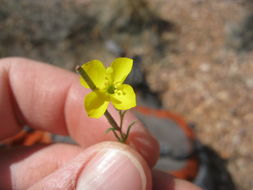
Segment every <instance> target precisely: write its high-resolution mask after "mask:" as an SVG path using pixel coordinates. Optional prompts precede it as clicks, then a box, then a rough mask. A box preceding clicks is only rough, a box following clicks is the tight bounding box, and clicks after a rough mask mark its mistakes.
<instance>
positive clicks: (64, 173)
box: [2, 142, 152, 190]
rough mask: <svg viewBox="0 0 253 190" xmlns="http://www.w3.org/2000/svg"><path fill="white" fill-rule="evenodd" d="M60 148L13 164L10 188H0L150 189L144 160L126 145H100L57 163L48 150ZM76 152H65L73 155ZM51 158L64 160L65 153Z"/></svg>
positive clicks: (148, 172) (149, 180)
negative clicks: (61, 157)
mask: <svg viewBox="0 0 253 190" xmlns="http://www.w3.org/2000/svg"><path fill="white" fill-rule="evenodd" d="M61 146H62V147H61ZM69 146H70V145H69ZM63 148H64V147H63V145H60V146H58V147H48V149H47V150H44V153H35V154H31V155H30V156H29V157H27V158H26V161H23V162H17V163H15V165H13V166H12V167H11V173H10V175H11V176H10V178H11V179H12V184H11V185H12V186H11V187H5V188H2V189H9V188H13V189H21V190H22V189H28V188H29V187H30V189H36V190H39V189H50V190H54V189H111V190H114V189H115V190H116V189H117V190H118V189H121V190H127V189H131V190H141V189H143V190H146V189H151V185H152V184H151V174H150V169H149V167H148V165H147V163H146V161H144V159H143V158H142V157H141V156H140V155H139V154H138V153H137V152H136V151H134V150H133V149H131V148H130V147H129V146H127V145H124V144H121V143H116V142H104V143H100V144H97V145H94V146H91V147H89V148H88V149H86V150H85V151H82V152H81V153H80V154H78V155H77V156H76V157H75V158H74V159H71V160H69V158H67V159H64V161H63V162H64V164H59V163H58V162H57V159H55V158H53V156H52V151H56V152H61V151H62V149H63ZM78 151H79V150H77V151H76V152H78ZM76 152H75V151H74V152H69V153H71V154H72V155H75V154H76ZM50 154H51V155H50ZM47 156H48V157H47ZM54 156H55V157H57V158H59V157H60V156H63V157H65V154H64V155H59V154H54ZM69 157H72V156H69ZM61 160H62V159H61ZM66 160H68V162H66ZM31 164H32V166H31ZM26 171H27V172H26ZM22 172H23V175H22V178H20V174H21V173H22ZM40 172H41V173H42V174H41V173H40ZM26 174H28V175H26ZM38 175H39V176H38ZM35 178H36V179H35Z"/></svg>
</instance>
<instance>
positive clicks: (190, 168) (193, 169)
mask: <svg viewBox="0 0 253 190" xmlns="http://www.w3.org/2000/svg"><path fill="white" fill-rule="evenodd" d="M134 109H135V110H136V111H138V112H140V113H142V114H144V115H150V116H156V117H157V118H165V119H170V120H172V121H174V122H175V123H177V125H178V126H179V127H180V128H181V129H182V131H183V132H184V134H185V135H186V137H187V138H188V139H189V141H190V142H194V141H195V140H196V136H195V134H194V132H193V131H192V129H191V127H190V126H189V125H188V124H187V123H186V122H185V121H184V119H183V118H182V117H181V116H179V115H177V114H175V113H171V112H169V111H167V110H161V109H154V108H150V107H144V106H137V107H135V108H134ZM198 169H199V160H198V158H197V156H196V155H192V156H190V158H188V159H187V161H186V164H185V166H184V167H183V168H181V169H179V170H175V171H168V173H170V174H171V175H173V176H175V177H177V178H181V179H186V180H190V181H192V180H193V179H194V178H195V177H196V176H197V173H198Z"/></svg>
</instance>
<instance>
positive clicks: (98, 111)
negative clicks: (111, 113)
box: [80, 57, 136, 118]
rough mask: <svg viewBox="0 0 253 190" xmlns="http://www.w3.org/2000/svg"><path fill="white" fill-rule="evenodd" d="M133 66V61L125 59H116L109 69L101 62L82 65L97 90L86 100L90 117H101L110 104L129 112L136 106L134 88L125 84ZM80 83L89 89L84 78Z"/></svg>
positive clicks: (86, 107) (96, 61)
mask: <svg viewBox="0 0 253 190" xmlns="http://www.w3.org/2000/svg"><path fill="white" fill-rule="evenodd" d="M132 66H133V60H132V59H129V58H124V57H121V58H117V59H115V60H114V61H113V62H112V64H111V66H109V67H107V68H105V67H104V65H103V63H102V62H101V61H99V60H92V61H90V62H87V63H85V64H83V65H82V69H83V70H85V71H86V73H87V74H88V76H89V77H90V79H91V80H92V81H93V83H94V84H95V89H92V90H93V91H92V92H91V93H89V94H88V95H87V96H86V97H85V100H84V105H85V109H86V111H87V113H88V116H89V117H92V118H99V117H101V116H102V115H103V114H104V113H105V111H106V109H107V107H108V104H109V102H111V103H112V104H113V106H114V107H115V108H116V109H118V110H127V109H130V108H132V107H135V106H136V96H135V93H134V90H133V88H132V87H131V86H130V85H128V84H123V82H124V80H125V79H126V77H127V75H128V74H129V73H130V71H131V70H132ZM80 82H81V84H82V85H83V86H84V87H85V88H89V86H88V84H87V83H86V82H85V80H84V79H83V78H82V77H81V79H80Z"/></svg>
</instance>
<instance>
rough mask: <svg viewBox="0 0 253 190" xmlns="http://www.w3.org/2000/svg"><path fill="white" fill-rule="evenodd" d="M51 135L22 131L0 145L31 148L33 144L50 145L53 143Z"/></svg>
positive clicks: (31, 130)
mask: <svg viewBox="0 0 253 190" xmlns="http://www.w3.org/2000/svg"><path fill="white" fill-rule="evenodd" d="M51 142H52V140H51V136H50V133H48V132H44V131H39V130H34V129H29V130H28V131H27V130H22V131H21V132H19V133H18V134H16V135H15V136H13V137H10V138H7V139H5V140H3V141H1V142H0V144H3V145H6V146H22V145H23V146H30V145H33V144H48V143H51Z"/></svg>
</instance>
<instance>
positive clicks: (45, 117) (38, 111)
mask: <svg viewBox="0 0 253 190" xmlns="http://www.w3.org/2000/svg"><path fill="white" fill-rule="evenodd" d="M0 85H1V91H0V118H1V127H0V139H2V138H5V137H8V136H10V135H13V134H14V133H16V132H17V131H18V130H20V128H21V126H22V125H23V124H27V125H29V126H31V127H33V128H36V129H41V130H46V131H50V132H52V133H57V134H63V135H70V136H71V137H72V138H73V139H74V140H76V141H77V142H78V143H79V144H81V145H82V146H83V147H88V146H90V145H92V144H95V143H97V142H101V141H105V140H114V139H115V138H114V137H113V136H112V134H111V133H108V134H105V133H104V131H105V130H106V129H107V128H109V124H108V122H107V121H106V119H105V118H104V117H102V118H100V119H91V118H88V117H87V114H86V113H85V111H84V107H83V99H84V96H85V94H87V92H88V91H87V90H86V89H84V88H83V87H81V85H80V84H79V77H78V76H77V75H76V74H73V73H71V72H68V71H65V70H63V69H60V68H56V67H53V66H50V65H47V64H40V63H38V62H35V61H31V60H27V59H21V58H8V59H2V60H1V61H0ZM110 112H112V114H113V115H114V117H116V115H117V113H116V112H115V110H112V109H110ZM116 118H118V117H116ZM134 120H136V118H135V117H134V116H133V115H131V114H127V115H126V120H125V125H124V127H127V125H128V124H130V123H131V122H132V121H134ZM7 126H8V127H7ZM124 130H125V128H124ZM129 144H131V145H132V146H134V147H135V148H136V150H138V151H139V152H140V153H141V155H142V156H143V157H144V158H145V159H146V160H147V162H148V163H149V165H150V166H153V165H154V163H155V162H156V160H157V158H158V154H159V148H158V144H157V141H156V140H155V139H154V138H153V137H152V136H151V135H150V134H149V133H148V132H147V130H146V129H145V128H144V127H143V126H142V125H141V123H139V122H137V123H136V124H135V126H134V127H133V128H132V131H131V134H130V136H129Z"/></svg>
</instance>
